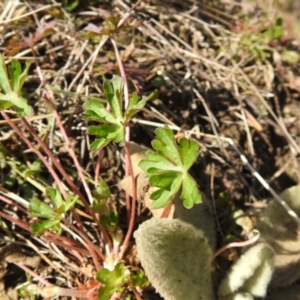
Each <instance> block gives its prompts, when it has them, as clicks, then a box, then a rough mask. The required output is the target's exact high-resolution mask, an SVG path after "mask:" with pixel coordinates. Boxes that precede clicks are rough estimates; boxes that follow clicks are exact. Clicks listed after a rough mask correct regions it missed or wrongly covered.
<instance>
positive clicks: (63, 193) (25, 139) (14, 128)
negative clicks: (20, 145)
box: [1, 111, 67, 199]
mask: <svg viewBox="0 0 300 300" xmlns="http://www.w3.org/2000/svg"><path fill="white" fill-rule="evenodd" d="M1 114H2V116H3V118H4V119H5V120H6V121H7V122H8V124H9V125H10V127H11V128H12V129H13V130H14V131H15V132H16V133H17V134H18V135H19V136H20V138H21V139H22V140H23V141H24V142H25V143H26V144H27V146H28V147H29V148H30V149H31V150H33V152H34V153H35V154H36V155H37V156H38V157H39V159H40V160H41V161H42V162H43V163H44V164H45V166H46V167H47V168H48V170H49V172H50V173H51V175H52V177H53V179H54V180H55V182H56V183H57V186H58V188H59V190H60V192H61V193H62V195H63V197H64V198H65V199H66V197H67V196H66V191H65V190H64V188H63V186H62V182H61V180H60V179H59V177H58V176H57V174H56V172H55V171H54V169H53V168H52V166H51V165H50V164H49V163H48V161H47V160H46V159H45V157H44V156H43V155H42V153H41V152H40V151H39V150H37V149H36V147H35V146H34V145H33V144H32V143H31V142H30V141H29V139H28V138H27V137H26V136H24V134H23V132H22V131H21V130H20V129H19V128H18V127H17V126H16V125H15V123H14V122H12V121H11V119H10V118H9V116H8V115H7V114H6V112H4V111H1Z"/></svg>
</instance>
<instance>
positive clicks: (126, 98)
mask: <svg viewBox="0 0 300 300" xmlns="http://www.w3.org/2000/svg"><path fill="white" fill-rule="evenodd" d="M110 40H111V43H112V45H113V48H114V51H115V55H116V59H117V62H118V66H119V70H120V74H121V77H122V79H123V82H124V106H125V108H126V107H127V105H128V103H129V95H128V83H127V78H126V73H125V70H124V67H123V63H122V59H121V56H120V53H119V50H118V47H117V44H116V42H115V40H114V39H113V38H112V37H111V38H110ZM125 127H126V131H125V143H127V142H128V143H129V141H130V127H129V124H125ZM127 154H128V153H127V152H126V155H127ZM129 155H130V151H129ZM130 175H131V176H134V175H133V173H132V174H130V171H129V168H128V158H127V157H126V159H125V177H128V176H130ZM132 187H133V189H134V187H135V185H133V186H132ZM134 201H135V200H134ZM131 209H132V207H131V203H130V196H129V195H128V193H127V192H126V213H127V222H128V223H130V221H129V220H130V216H131Z"/></svg>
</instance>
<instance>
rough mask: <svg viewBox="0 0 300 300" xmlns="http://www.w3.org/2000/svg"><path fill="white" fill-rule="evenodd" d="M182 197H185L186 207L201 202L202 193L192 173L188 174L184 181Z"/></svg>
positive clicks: (184, 203)
mask: <svg viewBox="0 0 300 300" xmlns="http://www.w3.org/2000/svg"><path fill="white" fill-rule="evenodd" d="M180 198H181V199H184V200H183V205H184V207H186V208H192V207H193V205H194V204H197V203H200V202H201V194H200V193H199V190H198V187H197V184H196V182H195V180H194V179H193V178H192V177H191V176H190V175H188V176H186V178H185V179H184V180H183V182H182V191H181V195H180Z"/></svg>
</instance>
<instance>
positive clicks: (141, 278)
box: [130, 270, 150, 287]
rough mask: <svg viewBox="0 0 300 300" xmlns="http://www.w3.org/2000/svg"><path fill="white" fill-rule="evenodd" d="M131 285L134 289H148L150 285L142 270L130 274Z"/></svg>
mask: <svg viewBox="0 0 300 300" xmlns="http://www.w3.org/2000/svg"><path fill="white" fill-rule="evenodd" d="M130 279H131V285H132V286H133V287H146V286H148V285H149V284H150V282H149V280H148V279H147V277H146V276H145V273H144V272H143V271H142V270H137V271H135V272H132V273H131V274H130Z"/></svg>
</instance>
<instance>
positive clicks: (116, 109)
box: [104, 76, 124, 120]
mask: <svg viewBox="0 0 300 300" xmlns="http://www.w3.org/2000/svg"><path fill="white" fill-rule="evenodd" d="M123 87H124V83H123V79H122V77H120V76H114V77H113V78H112V80H111V81H106V82H104V93H105V96H106V98H107V101H108V103H109V105H110V107H111V110H112V112H113V114H114V116H115V118H116V119H118V120H122V119H123V116H122V99H123Z"/></svg>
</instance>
